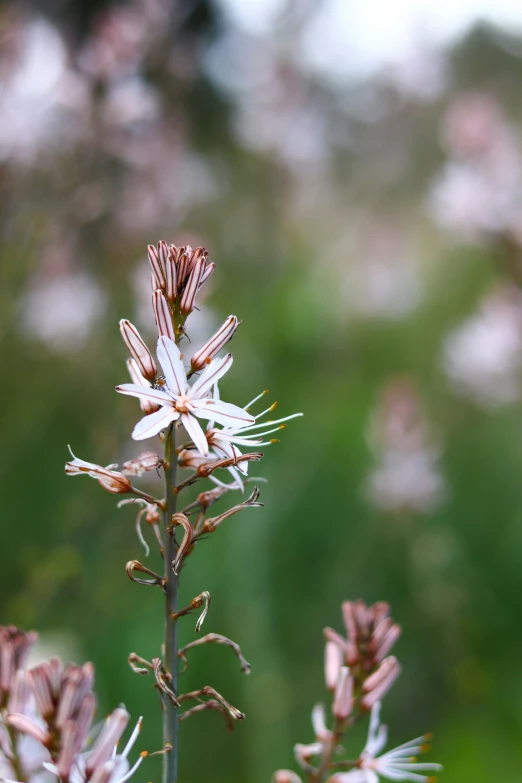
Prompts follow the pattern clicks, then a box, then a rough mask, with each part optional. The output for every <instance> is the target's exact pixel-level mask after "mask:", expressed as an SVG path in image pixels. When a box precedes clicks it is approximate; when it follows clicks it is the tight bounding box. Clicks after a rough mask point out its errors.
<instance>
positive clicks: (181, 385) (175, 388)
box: [157, 337, 188, 394]
mask: <svg viewBox="0 0 522 783" xmlns="http://www.w3.org/2000/svg"><path fill="white" fill-rule="evenodd" d="M157 355H158V360H159V363H160V364H161V367H162V370H163V372H164V373H165V378H166V379H167V386H168V387H169V389H170V390H171V392H173V393H174V394H185V392H186V391H187V387H188V383H187V373H186V372H185V368H184V366H183V361H182V360H181V353H180V350H179V348H178V346H177V345H176V343H175V342H174V340H171V339H170V338H169V337H160V338H159V340H158V348H157Z"/></svg>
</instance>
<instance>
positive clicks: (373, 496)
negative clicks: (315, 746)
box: [364, 378, 445, 512]
mask: <svg viewBox="0 0 522 783" xmlns="http://www.w3.org/2000/svg"><path fill="white" fill-rule="evenodd" d="M368 440H369V444H370V447H371V449H372V451H373V453H374V455H375V457H376V465H375V467H374V468H373V470H372V471H371V473H370V475H369V476H368V478H367V480H366V484H365V488H364V489H365V494H366V496H367V497H368V499H369V500H370V501H371V502H372V503H373V504H374V505H375V506H377V508H379V509H382V510H383V511H413V512H429V511H432V510H433V509H434V508H436V507H437V506H438V505H439V503H440V502H441V501H442V499H443V498H444V495H445V485H444V480H443V478H442V476H441V474H440V471H439V468H438V462H439V458H440V451H439V450H438V449H437V447H436V445H435V443H434V441H433V438H432V437H431V435H430V432H429V427H428V425H427V422H426V421H425V419H424V418H423V415H422V409H421V404H420V400H419V397H418V395H417V393H416V391H415V389H414V387H413V385H412V384H411V382H410V381H409V380H408V379H403V378H400V379H397V380H394V381H392V382H391V383H389V384H388V385H387V386H386V387H385V389H384V392H383V394H382V399H381V402H380V405H379V407H378V409H377V411H376V413H375V414H374V416H373V419H372V421H371V425H370V430H369V434H368Z"/></svg>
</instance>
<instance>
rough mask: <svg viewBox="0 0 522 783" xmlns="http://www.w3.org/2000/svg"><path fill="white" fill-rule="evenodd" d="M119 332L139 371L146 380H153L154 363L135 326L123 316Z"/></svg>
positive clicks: (155, 373) (155, 372)
mask: <svg viewBox="0 0 522 783" xmlns="http://www.w3.org/2000/svg"><path fill="white" fill-rule="evenodd" d="M120 332H121V336H122V337H123V339H124V341H125V345H126V346H127V348H128V349H129V351H130V352H131V355H132V356H133V358H134V360H135V362H136V364H137V365H138V369H139V371H140V373H141V374H142V375H143V377H144V378H146V379H147V380H148V381H154V379H155V378H156V375H157V372H158V371H157V369H156V364H155V363H154V359H153V358H152V355H151V352H150V351H149V349H148V348H147V346H146V345H145V343H144V341H143V340H142V338H141V336H140V333H139V332H138V330H137V329H136V327H135V326H133V324H131V322H130V321H127V320H126V319H124V318H123V319H122V320H121V321H120Z"/></svg>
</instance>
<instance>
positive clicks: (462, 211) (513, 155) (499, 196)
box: [429, 93, 522, 242]
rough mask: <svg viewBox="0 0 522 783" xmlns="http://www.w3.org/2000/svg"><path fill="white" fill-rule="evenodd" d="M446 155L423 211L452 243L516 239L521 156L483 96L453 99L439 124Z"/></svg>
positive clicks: (520, 226) (520, 227) (519, 235)
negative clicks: (497, 237)
mask: <svg viewBox="0 0 522 783" xmlns="http://www.w3.org/2000/svg"><path fill="white" fill-rule="evenodd" d="M442 136H443V143H444V145H445V147H446V149H447V151H448V156H449V157H448V161H447V163H446V164H445V166H444V168H443V170H442V172H441V174H440V175H439V177H438V179H437V181H436V182H435V185H434V187H433V190H432V193H431V196H430V200H429V206H430V209H431V212H432V215H433V217H434V219H435V221H436V222H437V223H438V224H439V225H440V226H441V227H442V228H444V229H446V230H448V231H450V232H451V233H452V234H453V236H454V237H456V238H457V239H464V240H467V241H469V240H473V241H477V240H480V239H486V238H488V237H489V236H493V235H498V234H505V235H507V236H509V237H511V238H512V239H514V240H516V241H518V242H520V241H521V239H522V184H521V182H522V179H521V178H522V154H521V150H520V146H519V143H518V141H517V137H516V134H515V132H514V131H513V129H512V128H511V127H510V126H509V125H508V123H507V122H506V119H505V117H504V116H503V112H502V109H501V107H500V106H499V104H498V103H497V102H496V100H495V99H494V98H493V97H492V96H490V95H487V94H482V93H468V94H463V95H460V96H458V97H457V98H456V99H455V101H454V102H453V104H452V105H451V106H450V108H449V110H448V112H447V114H446V117H445V119H444V123H443V130H442Z"/></svg>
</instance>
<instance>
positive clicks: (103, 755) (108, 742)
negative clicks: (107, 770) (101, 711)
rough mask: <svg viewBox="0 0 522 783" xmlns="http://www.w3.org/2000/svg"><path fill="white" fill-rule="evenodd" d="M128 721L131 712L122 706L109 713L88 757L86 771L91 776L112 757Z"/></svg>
mask: <svg viewBox="0 0 522 783" xmlns="http://www.w3.org/2000/svg"><path fill="white" fill-rule="evenodd" d="M128 722H129V713H128V712H127V711H126V710H124V709H122V708H121V707H118V708H117V709H115V710H114V712H112V713H111V714H110V715H109V717H108V718H107V720H106V721H105V724H104V726H103V728H102V730H101V732H100V734H99V736H98V739H97V740H96V741H95V743H94V747H93V749H92V752H91V753H90V754H89V757H88V759H87V763H86V771H87V775H88V776H89V777H90V776H91V775H92V773H93V772H94V771H95V770H96V769H97V768H99V767H101V766H102V765H103V764H105V762H106V761H108V760H109V759H110V758H111V755H112V750H113V748H114V746H115V745H117V744H118V742H119V740H120V737H121V735H122V734H123V732H124V731H125V729H126V727H127V723H128Z"/></svg>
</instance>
